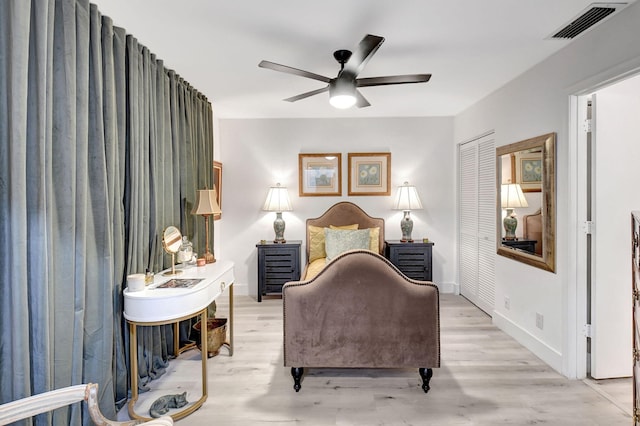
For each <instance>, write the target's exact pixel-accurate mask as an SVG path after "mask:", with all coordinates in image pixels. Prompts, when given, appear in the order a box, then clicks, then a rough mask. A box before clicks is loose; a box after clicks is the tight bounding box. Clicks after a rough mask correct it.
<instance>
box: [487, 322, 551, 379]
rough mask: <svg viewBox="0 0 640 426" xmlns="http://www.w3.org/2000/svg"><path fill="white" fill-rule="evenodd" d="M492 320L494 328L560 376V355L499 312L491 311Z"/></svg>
mask: <svg viewBox="0 0 640 426" xmlns="http://www.w3.org/2000/svg"><path fill="white" fill-rule="evenodd" d="M492 318H493V324H494V325H495V326H496V327H498V328H499V329H500V330H502V331H504V332H505V333H507V334H508V335H509V336H511V337H513V338H514V339H515V340H516V341H517V342H518V343H520V344H521V345H522V346H524V347H525V348H527V349H529V350H530V351H531V352H533V354H534V355H536V356H537V357H538V358H540V359H542V360H543V361H544V362H546V363H547V364H549V366H551V368H553V369H554V370H556V371H557V372H558V373H560V374H562V353H560V352H558V351H557V350H555V349H553V348H552V347H551V346H549V345H547V344H546V343H544V342H543V341H541V340H540V339H538V338H537V337H536V336H534V335H533V334H531V333H529V332H528V331H527V330H525V329H523V328H522V327H520V326H519V325H518V324H516V323H514V322H513V321H511V320H510V319H509V318H507V317H505V316H504V315H502V314H500V313H499V312H496V311H493V313H492Z"/></svg>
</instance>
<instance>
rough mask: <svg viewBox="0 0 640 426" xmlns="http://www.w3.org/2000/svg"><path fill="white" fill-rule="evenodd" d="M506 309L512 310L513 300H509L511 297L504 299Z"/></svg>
mask: <svg viewBox="0 0 640 426" xmlns="http://www.w3.org/2000/svg"><path fill="white" fill-rule="evenodd" d="M504 308H505V309H511V300H509V296H505V297H504Z"/></svg>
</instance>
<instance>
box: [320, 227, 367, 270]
mask: <svg viewBox="0 0 640 426" xmlns="http://www.w3.org/2000/svg"><path fill="white" fill-rule="evenodd" d="M324 238H325V250H326V252H327V262H329V261H330V260H331V259H333V258H335V257H336V256H338V255H339V254H341V253H344V252H345V251H349V250H356V249H364V250H368V249H369V248H370V247H371V237H370V236H369V230H368V229H360V230H343V229H330V228H325V230H324Z"/></svg>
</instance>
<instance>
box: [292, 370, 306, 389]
mask: <svg viewBox="0 0 640 426" xmlns="http://www.w3.org/2000/svg"><path fill="white" fill-rule="evenodd" d="M303 372H304V368H300V367H291V375H292V376H293V388H294V389H295V390H296V392H299V391H300V388H301V387H302V386H301V385H300V381H301V380H302V373H303Z"/></svg>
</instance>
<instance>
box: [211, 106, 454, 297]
mask: <svg viewBox="0 0 640 426" xmlns="http://www.w3.org/2000/svg"><path fill="white" fill-rule="evenodd" d="M292 108H294V107H292ZM218 126H219V133H220V137H219V141H218V143H219V146H220V151H219V153H220V155H219V157H217V158H216V159H217V160H219V161H221V162H222V163H223V199H222V211H223V213H222V220H220V221H219V224H218V227H217V228H216V237H215V238H216V247H217V252H216V257H218V258H225V259H230V260H232V261H234V262H235V274H236V285H237V286H238V287H237V291H239V292H244V293H247V292H248V294H250V295H251V296H253V297H254V298H255V297H256V293H257V256H256V247H255V246H256V244H257V243H258V241H259V240H260V239H266V240H269V239H273V238H274V231H273V220H274V219H275V213H269V212H264V211H262V210H261V208H262V205H263V203H264V199H265V197H266V195H267V190H268V188H269V186H270V185H273V184H275V183H278V182H280V183H281V184H282V185H283V186H287V187H288V188H289V195H290V197H291V202H292V204H293V209H294V210H293V211H292V212H284V213H283V218H284V220H285V222H286V230H285V233H284V236H285V238H286V239H287V240H302V241H303V243H304V239H305V234H304V223H305V220H306V219H307V218H310V217H317V216H319V215H321V214H322V213H323V212H324V211H325V210H326V209H327V208H328V207H330V206H331V205H333V204H334V203H336V202H338V201H342V200H347V199H348V200H349V201H352V202H354V203H356V204H358V205H359V206H360V207H362V208H363V209H364V210H365V211H366V212H367V213H369V214H370V215H371V216H375V217H382V218H384V219H385V221H386V222H385V232H386V237H387V238H388V239H400V237H401V235H402V233H401V231H400V219H401V217H402V212H399V211H395V210H391V204H392V199H393V197H394V195H395V193H396V189H397V186H398V185H401V184H402V182H403V181H405V180H407V181H409V182H410V183H412V184H415V185H416V186H417V189H418V191H419V194H420V197H421V199H422V204H423V205H424V210H418V211H415V212H413V213H412V217H413V220H414V229H413V234H412V235H413V237H414V238H423V237H428V238H429V239H431V240H432V241H433V242H435V246H434V252H433V253H434V258H433V280H434V281H435V282H436V283H438V284H440V285H441V288H444V290H445V291H446V290H447V289H451V288H452V286H453V284H454V282H455V281H456V272H455V265H456V261H455V259H456V256H455V240H456V238H455V222H456V215H455V182H454V174H455V173H454V170H455V163H454V161H455V157H454V155H455V154H454V151H452V149H451V141H452V140H453V118H447V117H444V118H387V119H338V120H336V119H254V120H241V119H223V120H219V125H218ZM322 152H339V153H342V194H343V196H342V197H299V196H298V154H299V153H322ZM348 152H391V187H392V190H391V196H358V197H350V198H349V197H347V196H346V194H347V153H348ZM302 253H303V257H304V246H303V248H302ZM303 261H304V259H303Z"/></svg>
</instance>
